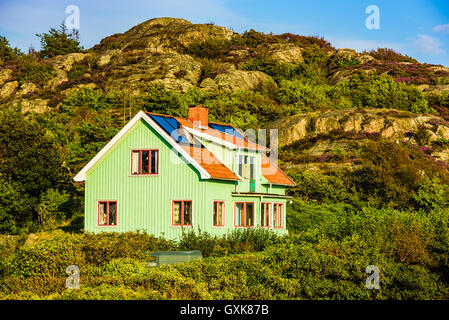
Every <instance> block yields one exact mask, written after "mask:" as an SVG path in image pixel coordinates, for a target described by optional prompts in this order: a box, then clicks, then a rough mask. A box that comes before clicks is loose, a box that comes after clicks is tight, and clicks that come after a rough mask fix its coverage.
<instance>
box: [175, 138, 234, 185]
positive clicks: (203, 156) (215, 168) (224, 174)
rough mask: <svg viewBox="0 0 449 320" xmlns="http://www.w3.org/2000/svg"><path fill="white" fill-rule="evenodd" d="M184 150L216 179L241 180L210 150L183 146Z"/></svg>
mask: <svg viewBox="0 0 449 320" xmlns="http://www.w3.org/2000/svg"><path fill="white" fill-rule="evenodd" d="M182 148H183V149H184V150H185V151H186V152H187V153H188V154H189V155H190V156H191V157H192V158H193V159H195V160H196V161H197V162H198V163H199V164H200V165H201V166H202V167H203V168H204V169H205V170H206V171H207V172H208V173H209V174H210V175H211V177H212V178H215V179H225V180H235V181H238V180H240V179H239V177H237V176H236V175H235V174H234V173H233V172H232V171H231V170H230V169H229V168H228V167H226V166H225V165H224V164H223V163H222V162H221V161H220V160H218V158H217V157H215V156H214V155H213V154H212V153H211V152H210V151H209V150H208V149H206V148H204V147H200V146H187V145H183V146H182Z"/></svg>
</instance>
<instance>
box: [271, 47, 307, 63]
mask: <svg viewBox="0 0 449 320" xmlns="http://www.w3.org/2000/svg"><path fill="white" fill-rule="evenodd" d="M268 48H269V50H270V55H271V57H272V58H273V59H275V60H277V61H279V62H284V63H291V64H298V63H301V62H304V58H303V56H302V49H301V48H300V47H298V46H295V45H290V44H280V43H274V44H270V45H269V46H268Z"/></svg>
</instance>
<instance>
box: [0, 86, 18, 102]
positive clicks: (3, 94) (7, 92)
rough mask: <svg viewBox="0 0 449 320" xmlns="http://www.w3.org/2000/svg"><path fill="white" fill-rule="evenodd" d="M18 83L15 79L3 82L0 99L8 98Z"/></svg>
mask: <svg viewBox="0 0 449 320" xmlns="http://www.w3.org/2000/svg"><path fill="white" fill-rule="evenodd" d="M18 85H19V82H17V81H10V82H7V83H5V84H4V85H3V86H2V87H1V88H0V100H2V99H6V98H9V97H10V96H11V95H12V94H13V92H14V90H16V88H17V86H18Z"/></svg>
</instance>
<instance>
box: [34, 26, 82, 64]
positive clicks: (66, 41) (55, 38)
mask: <svg viewBox="0 0 449 320" xmlns="http://www.w3.org/2000/svg"><path fill="white" fill-rule="evenodd" d="M36 36H37V37H39V38H40V39H41V47H42V50H41V52H40V54H41V56H42V57H44V58H51V57H54V56H56V55H63V54H69V53H74V52H81V51H82V50H84V48H83V47H82V46H80V43H79V41H78V31H77V30H75V29H73V30H72V33H67V27H66V26H65V24H64V23H62V24H61V26H60V30H56V29H55V28H50V30H49V32H48V33H43V34H36Z"/></svg>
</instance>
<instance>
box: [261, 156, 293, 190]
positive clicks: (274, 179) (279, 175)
mask: <svg viewBox="0 0 449 320" xmlns="http://www.w3.org/2000/svg"><path fill="white" fill-rule="evenodd" d="M262 175H263V176H264V177H265V179H267V181H268V183H272V184H279V185H285V186H295V185H296V184H295V183H294V182H293V180H292V179H290V178H289V177H288V176H287V175H286V174H285V173H284V172H282V170H281V169H279V168H278V167H277V166H276V165H275V164H274V163H273V161H271V160H270V159H269V158H268V157H267V156H265V155H264V154H262Z"/></svg>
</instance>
